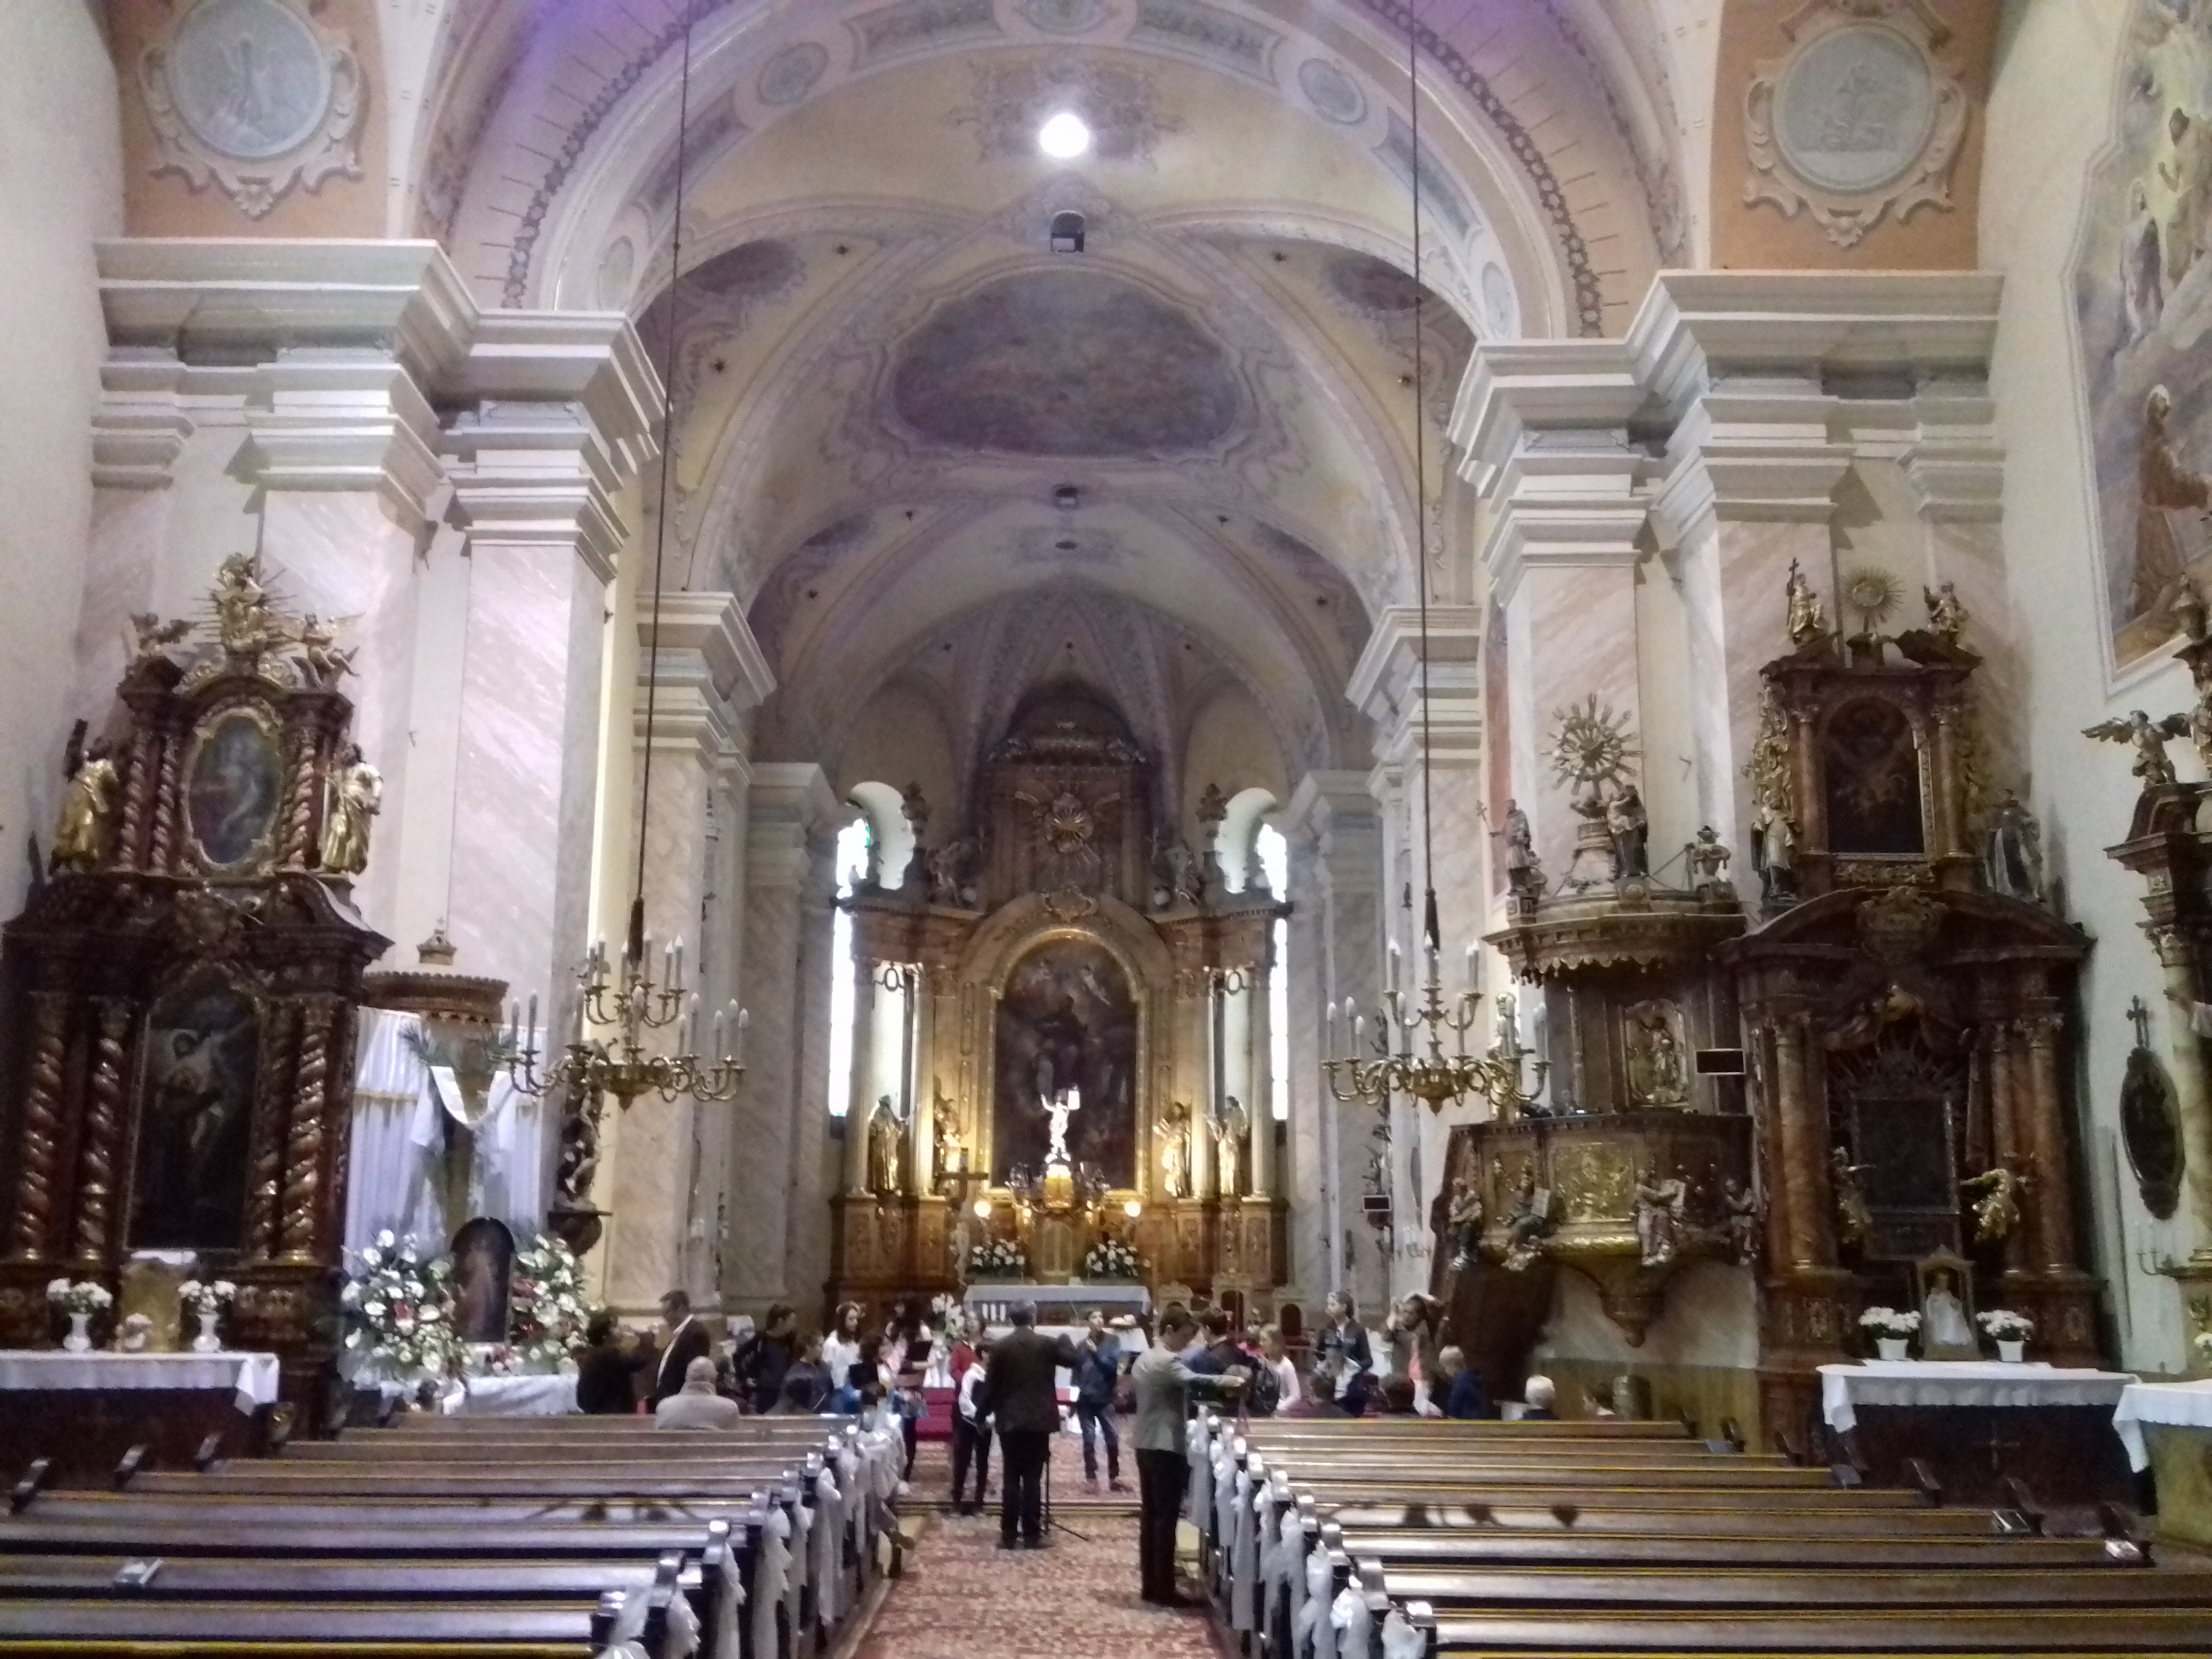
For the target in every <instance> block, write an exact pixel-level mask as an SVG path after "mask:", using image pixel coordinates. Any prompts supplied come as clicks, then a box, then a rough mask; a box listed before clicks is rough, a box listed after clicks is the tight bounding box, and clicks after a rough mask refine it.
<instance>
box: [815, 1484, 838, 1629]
mask: <svg viewBox="0 0 2212 1659" xmlns="http://www.w3.org/2000/svg"><path fill="white" fill-rule="evenodd" d="M840 1501H841V1498H840V1496H839V1493H838V1491H837V1483H836V1480H834V1479H832V1478H831V1476H830V1473H829V1470H828V1469H826V1468H825V1469H823V1471H822V1472H821V1473H820V1474H817V1475H816V1476H815V1477H814V1503H815V1507H816V1508H817V1509H818V1510H820V1511H821V1515H820V1517H819V1518H818V1519H817V1521H816V1522H815V1523H814V1530H813V1533H812V1534H811V1537H812V1542H813V1545H814V1607H815V1612H816V1613H817V1616H818V1617H819V1618H820V1620H821V1621H822V1625H823V1628H824V1629H829V1628H833V1627H835V1626H836V1623H837V1621H838V1620H840V1619H841V1618H842V1617H843V1616H844V1613H845V1594H844V1591H845V1583H844V1577H843V1575H842V1573H841V1572H840V1571H839V1568H840V1567H841V1566H842V1565H843V1564H842V1562H841V1561H840V1559H838V1555H839V1552H840V1551H841V1550H842V1549H843V1547H844V1544H845V1532H844V1528H843V1527H842V1525H841V1524H840V1523H839V1518H838V1514H837V1505H838V1504H839V1502H840Z"/></svg>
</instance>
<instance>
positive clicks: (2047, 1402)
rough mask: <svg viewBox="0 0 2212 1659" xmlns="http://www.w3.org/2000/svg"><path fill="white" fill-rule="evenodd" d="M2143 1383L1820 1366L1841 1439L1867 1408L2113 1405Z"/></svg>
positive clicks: (1955, 1363)
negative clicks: (2125, 1393) (2127, 1390)
mask: <svg viewBox="0 0 2212 1659" xmlns="http://www.w3.org/2000/svg"><path fill="white" fill-rule="evenodd" d="M2135 1380H2136V1379H2135V1378H2134V1376H2131V1375H2130V1373H2128V1372H2126V1371H2092V1370H2059V1369H2058V1368H2057V1366H2055V1365H2047V1364H2043V1363H2041V1362H2040V1361H2038V1362H2037V1363H2035V1364H2026V1365H2008V1364H2003V1363H2002V1362H1994V1361H1988V1362H1984V1361H1973V1360H1926V1359H1868V1360H1862V1361H1861V1362H1860V1363H1859V1364H1856V1365H1823V1366H1821V1367H1820V1415H1821V1416H1823V1417H1825V1418H1826V1419H1827V1421H1828V1426H1829V1427H1830V1428H1832V1429H1833V1430H1835V1431H1837V1432H1838V1434H1841V1433H1844V1432H1845V1431H1849V1430H1850V1429H1852V1428H1854V1427H1856V1426H1857V1423H1858V1408H1859V1407H1862V1406H2110V1405H2112V1404H2114V1403H2115V1402H2117V1401H2118V1399H2119V1397H2120V1395H2121V1394H2122V1393H2123V1392H2124V1390H2125V1389H2127V1387H2128V1385H2129V1384H2130V1383H2133V1382H2134V1381H2135Z"/></svg>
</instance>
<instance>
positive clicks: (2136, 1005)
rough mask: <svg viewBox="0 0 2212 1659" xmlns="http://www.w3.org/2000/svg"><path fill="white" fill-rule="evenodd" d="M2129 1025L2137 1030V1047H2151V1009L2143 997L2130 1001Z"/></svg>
mask: <svg viewBox="0 0 2212 1659" xmlns="http://www.w3.org/2000/svg"><path fill="white" fill-rule="evenodd" d="M2128 1024H2130V1025H2132V1026H2134V1027H2135V1028H2136V1048H2149V1047H2150V1007H2149V1005H2148V1004H2147V1003H2145V1002H2144V1001H2143V1000H2142V998H2141V997H2132V998H2130V1000H2129V1001H2128Z"/></svg>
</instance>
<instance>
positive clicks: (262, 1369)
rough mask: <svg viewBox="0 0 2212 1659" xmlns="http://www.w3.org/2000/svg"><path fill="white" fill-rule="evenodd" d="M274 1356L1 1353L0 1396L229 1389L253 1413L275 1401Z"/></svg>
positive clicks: (52, 1351) (50, 1351)
mask: <svg viewBox="0 0 2212 1659" xmlns="http://www.w3.org/2000/svg"><path fill="white" fill-rule="evenodd" d="M277 1376H278V1366H277V1363H276V1355H275V1354H273V1353H246V1352H242V1351H241V1352H216V1353H110V1352H93V1353H70V1352H65V1351H63V1350H59V1349H52V1348H9V1349H4V1350H0V1391H5V1390H9V1389H71V1390H74V1389H177V1390H179V1391H180V1392H197V1391H199V1390H203V1389H230V1390H231V1391H232V1393H233V1395H234V1398H235V1400H236V1403H237V1406H238V1409H239V1410H240V1411H242V1412H244V1413H246V1415H247V1416H249V1417H250V1416H252V1414H253V1412H254V1409H255V1408H256V1407H260V1406H266V1405H268V1404H270V1402H271V1401H274V1400H275V1399H276V1383H277Z"/></svg>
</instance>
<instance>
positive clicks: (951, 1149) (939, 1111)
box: [929, 1084, 968, 1170]
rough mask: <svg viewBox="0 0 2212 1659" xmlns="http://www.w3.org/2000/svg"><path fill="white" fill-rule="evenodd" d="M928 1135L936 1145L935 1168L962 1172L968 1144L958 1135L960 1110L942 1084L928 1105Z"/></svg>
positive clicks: (965, 1162) (964, 1166)
mask: <svg viewBox="0 0 2212 1659" xmlns="http://www.w3.org/2000/svg"><path fill="white" fill-rule="evenodd" d="M929 1125H930V1133H931V1134H932V1136H933V1138H934V1139H935V1141H936V1143H937V1167H938V1168H939V1170H964V1169H965V1168H966V1167H967V1152H968V1143H967V1141H966V1140H965V1139H963V1138H962V1136H961V1133H960V1108H959V1107H958V1106H957V1104H955V1103H954V1102H953V1100H952V1097H951V1096H949V1095H947V1094H946V1093H945V1087H944V1085H942V1084H939V1085H936V1088H935V1092H934V1094H933V1097H932V1098H931V1100H930V1103H929Z"/></svg>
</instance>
